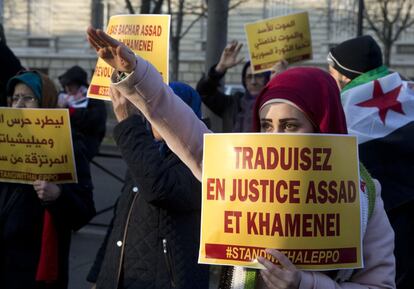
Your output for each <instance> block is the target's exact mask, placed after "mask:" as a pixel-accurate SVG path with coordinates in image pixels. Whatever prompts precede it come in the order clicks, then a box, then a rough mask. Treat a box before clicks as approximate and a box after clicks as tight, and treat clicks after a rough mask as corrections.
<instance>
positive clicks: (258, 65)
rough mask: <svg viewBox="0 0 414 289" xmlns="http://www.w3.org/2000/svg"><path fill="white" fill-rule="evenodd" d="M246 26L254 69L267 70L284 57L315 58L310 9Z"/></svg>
mask: <svg viewBox="0 0 414 289" xmlns="http://www.w3.org/2000/svg"><path fill="white" fill-rule="evenodd" d="M244 29H245V32H246V37H247V45H248V47H249V55H250V61H251V67H252V70H253V72H254V73H259V72H263V71H268V70H270V69H271V68H272V66H273V65H275V64H276V62H278V61H280V60H282V59H285V60H286V61H288V62H289V63H292V62H297V61H301V60H305V59H311V58H312V41H311V33H310V29H309V15H308V12H302V13H296V14H290V15H287V16H282V17H274V18H269V19H265V20H261V21H257V22H253V23H247V24H246V25H245V27H244Z"/></svg>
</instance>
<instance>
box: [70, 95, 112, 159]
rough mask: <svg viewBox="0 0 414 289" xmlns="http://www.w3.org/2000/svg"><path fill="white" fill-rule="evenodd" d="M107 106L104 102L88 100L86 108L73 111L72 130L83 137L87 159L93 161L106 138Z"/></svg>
mask: <svg viewBox="0 0 414 289" xmlns="http://www.w3.org/2000/svg"><path fill="white" fill-rule="evenodd" d="M106 117H107V113H106V106H105V102H104V101H103V100H98V99H93V98H90V99H88V106H87V107H86V108H75V109H72V110H71V113H70V122H71V125H72V128H73V129H74V130H75V131H77V132H78V133H80V134H81V135H82V136H83V142H84V144H85V146H86V157H87V158H88V159H89V160H91V159H93V157H94V156H95V155H96V154H97V153H98V152H99V146H100V145H101V142H102V140H103V138H104V136H105V130H106Z"/></svg>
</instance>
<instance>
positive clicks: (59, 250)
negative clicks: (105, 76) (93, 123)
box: [0, 71, 95, 289]
mask: <svg viewBox="0 0 414 289" xmlns="http://www.w3.org/2000/svg"><path fill="white" fill-rule="evenodd" d="M7 91H8V95H9V96H10V97H8V99H7V102H8V104H9V106H10V107H13V108H21V109H33V108H49V109H52V108H56V104H57V90H56V89H55V87H54V84H53V82H52V81H51V80H50V79H49V78H48V77H47V76H46V75H44V74H42V73H40V72H36V71H24V72H22V73H20V74H18V75H16V76H14V77H12V78H11V79H10V80H9V82H8V84H7ZM72 137H73V150H74V156H75V162H76V172H77V179H78V183H76V184H75V183H74V184H61V185H56V184H54V183H50V182H48V181H43V180H36V181H34V182H33V184H32V185H28V184H20V183H5V182H0V232H1V234H0V244H1V246H0V284H1V288H4V289H21V288H25V289H65V288H67V286H68V278H69V276H68V275H69V249H70V240H71V234H72V231H76V230H78V229H80V228H81V227H82V226H84V225H85V224H86V223H88V222H89V220H90V219H91V218H92V217H93V216H94V215H95V206H94V202H93V196H92V189H93V188H92V182H91V174H90V169H89V164H88V161H87V158H86V157H85V155H84V148H83V143H82V142H81V141H80V140H79V139H77V138H76V136H75V134H74V133H72ZM19 148H20V149H22V147H16V149H19ZM23 149H25V148H23ZM26 150H27V153H30V149H29V148H27V149H26ZM34 173H36V172H34Z"/></svg>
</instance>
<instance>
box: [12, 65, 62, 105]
mask: <svg viewBox="0 0 414 289" xmlns="http://www.w3.org/2000/svg"><path fill="white" fill-rule="evenodd" d="M18 83H24V84H26V85H27V86H28V87H30V89H31V90H32V91H33V93H34V95H35V96H36V98H37V99H38V100H39V104H40V107H41V108H55V107H56V104H57V90H56V87H55V84H54V83H53V81H52V80H51V79H50V78H49V77H48V76H47V75H45V74H43V73H41V72H39V71H22V72H21V73H19V74H18V75H16V76H14V77H13V78H11V79H10V80H9V82H8V83H7V95H9V96H10V95H12V94H13V92H14V88H15V87H16V85H17V84H18Z"/></svg>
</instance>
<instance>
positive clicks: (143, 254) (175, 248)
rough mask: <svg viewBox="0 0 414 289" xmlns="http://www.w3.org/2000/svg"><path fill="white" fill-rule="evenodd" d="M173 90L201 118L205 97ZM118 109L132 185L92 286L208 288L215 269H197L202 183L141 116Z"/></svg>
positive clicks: (119, 138) (118, 133)
mask: <svg viewBox="0 0 414 289" xmlns="http://www.w3.org/2000/svg"><path fill="white" fill-rule="evenodd" d="M170 86H171V87H172V88H173V90H174V91H175V92H176V94H177V95H178V96H180V97H181V99H182V100H183V101H184V102H185V103H186V104H187V105H188V106H189V107H191V109H192V110H193V111H194V113H195V114H196V115H197V117H198V118H201V99H200V96H199V95H198V93H197V92H196V91H195V90H194V89H192V88H191V87H190V86H188V85H186V84H184V83H179V82H174V83H171V84H170ZM113 106H114V113H115V115H116V117H117V119H118V121H119V124H118V125H117V126H115V128H114V138H115V141H116V143H117V145H118V147H119V148H120V151H121V154H122V157H123V159H124V160H125V161H126V163H127V165H128V172H127V178H126V179H127V181H126V184H125V186H124V188H123V190H122V194H121V196H120V198H119V199H118V201H117V205H116V209H115V215H114V218H113V220H112V222H111V227H110V229H109V230H108V232H107V236H106V238H105V240H104V242H103V244H102V246H101V248H100V250H99V251H98V253H97V257H96V260H95V263H94V266H93V267H92V269H91V271H90V273H89V276H88V281H90V282H92V283H96V288H98V289H104V288H108V289H109V288H113V289H121V288H135V289H139V288H142V289H144V288H145V289H147V288H159V289H167V288H179V289H196V288H204V289H207V288H208V275H209V271H208V266H205V265H198V264H197V257H198V247H199V244H198V240H199V236H200V214H201V213H200V210H201V184H200V183H199V182H198V180H197V179H196V178H195V177H194V176H193V175H192V173H191V171H190V170H189V169H188V168H187V167H186V166H185V165H184V164H183V163H182V162H181V161H180V160H179V159H178V157H177V156H175V155H174V154H173V153H172V152H171V151H170V150H169V149H168V147H167V146H166V145H165V143H164V142H163V141H162V138H160V136H159V134H158V133H157V132H156V131H155V130H152V134H151V130H150V129H149V124H148V123H147V122H146V121H145V120H144V119H143V118H142V117H141V115H139V114H138V115H137V114H132V115H131V113H130V111H131V110H130V109H126V108H125V106H124V103H120V102H118V101H117V99H116V98H114V99H113ZM130 106H132V107H133V108H135V107H134V106H133V105H132V104H130ZM135 110H136V109H135Z"/></svg>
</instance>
